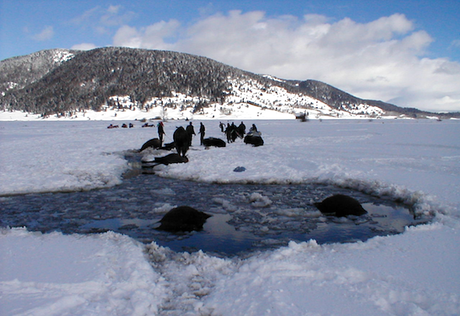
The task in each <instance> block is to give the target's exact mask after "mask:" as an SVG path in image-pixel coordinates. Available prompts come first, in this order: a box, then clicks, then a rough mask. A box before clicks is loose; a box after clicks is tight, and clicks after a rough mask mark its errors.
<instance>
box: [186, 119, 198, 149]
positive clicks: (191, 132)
mask: <svg viewBox="0 0 460 316" xmlns="http://www.w3.org/2000/svg"><path fill="white" fill-rule="evenodd" d="M185 130H186V131H187V136H188V145H189V146H192V137H193V136H192V135H196V134H195V128H194V127H193V125H192V122H190V124H189V125H187V128H186V129H185Z"/></svg>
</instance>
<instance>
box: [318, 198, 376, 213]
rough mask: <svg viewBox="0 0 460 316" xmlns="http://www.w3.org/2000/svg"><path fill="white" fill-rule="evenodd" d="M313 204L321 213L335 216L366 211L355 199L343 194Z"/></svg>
mask: <svg viewBox="0 0 460 316" xmlns="http://www.w3.org/2000/svg"><path fill="white" fill-rule="evenodd" d="M315 206H316V207H317V208H318V209H319V210H320V211H321V213H324V214H327V215H335V216H337V217H343V216H347V215H356V216H360V215H364V214H366V213H367V211H366V210H365V209H364V208H363V207H362V206H361V204H360V203H359V202H358V201H357V200H356V199H354V198H352V197H350V196H347V195H343V194H336V195H333V196H330V197H328V198H326V199H325V200H324V201H322V202H318V203H315Z"/></svg>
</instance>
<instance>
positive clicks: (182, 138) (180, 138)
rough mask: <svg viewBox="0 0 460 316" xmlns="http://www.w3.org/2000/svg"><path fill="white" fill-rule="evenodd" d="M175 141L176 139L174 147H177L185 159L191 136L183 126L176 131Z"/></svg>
mask: <svg viewBox="0 0 460 316" xmlns="http://www.w3.org/2000/svg"><path fill="white" fill-rule="evenodd" d="M173 139H174V145H175V146H176V150H177V153H178V154H179V155H181V156H182V157H184V156H185V154H186V153H187V151H188V148H189V146H190V144H189V136H188V133H187V131H186V130H185V128H183V127H182V126H180V127H178V128H177V129H176V130H175V131H174V134H173Z"/></svg>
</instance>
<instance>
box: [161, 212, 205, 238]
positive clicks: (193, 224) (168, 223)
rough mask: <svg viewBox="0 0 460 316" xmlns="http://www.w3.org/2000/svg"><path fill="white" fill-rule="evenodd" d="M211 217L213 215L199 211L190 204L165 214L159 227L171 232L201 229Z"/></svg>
mask: <svg viewBox="0 0 460 316" xmlns="http://www.w3.org/2000/svg"><path fill="white" fill-rule="evenodd" d="M209 217H211V215H208V214H206V213H203V212H200V211H197V210H196V209H194V208H192V207H190V206H179V207H176V208H173V209H172V210H170V211H169V212H168V213H166V214H165V216H163V218H162V219H161V220H160V223H161V225H160V227H158V228H157V229H158V230H164V231H169V232H180V231H192V230H196V231H200V230H202V229H203V225H204V223H205V222H206V219H208V218H209Z"/></svg>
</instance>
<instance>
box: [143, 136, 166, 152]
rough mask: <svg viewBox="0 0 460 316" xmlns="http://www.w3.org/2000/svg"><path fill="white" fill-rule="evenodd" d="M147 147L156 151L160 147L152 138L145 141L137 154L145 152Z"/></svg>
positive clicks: (157, 140)
mask: <svg viewBox="0 0 460 316" xmlns="http://www.w3.org/2000/svg"><path fill="white" fill-rule="evenodd" d="M149 147H151V148H153V149H158V148H160V147H161V141H160V140H159V139H158V138H152V139H150V140H148V141H146V142H145V144H144V145H142V147H141V149H139V152H141V151H143V150H146V149H147V148H149Z"/></svg>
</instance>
